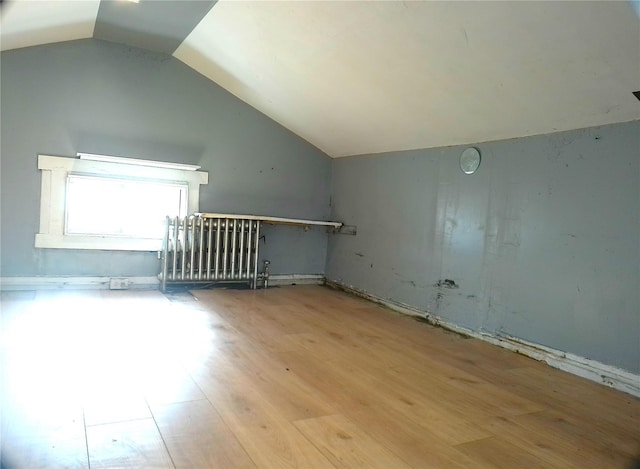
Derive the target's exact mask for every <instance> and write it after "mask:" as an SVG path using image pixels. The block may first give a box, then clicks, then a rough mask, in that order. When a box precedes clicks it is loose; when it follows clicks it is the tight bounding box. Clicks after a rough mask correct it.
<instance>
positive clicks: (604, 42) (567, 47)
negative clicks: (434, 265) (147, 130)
mask: <svg viewBox="0 0 640 469" xmlns="http://www.w3.org/2000/svg"><path fill="white" fill-rule="evenodd" d="M638 4H639V3H638V2H633V3H631V2H624V1H603V2H478V1H473V2H454V1H444V2H431V1H425V2H422V1H410V2H399V1H395V2H378V1H363V2H351V1H336V2H331V1H326V2H325V1H318V2H288V1H282V2H281V1H247V2H244V1H241V2H234V1H225V0H223V1H220V2H218V3H215V1H214V0H203V1H199V0H197V1H191V0H185V1H174V0H139V3H131V2H127V1H124V0H103V1H102V2H99V1H98V0H82V1H78V0H75V1H72V0H37V1H31V0H13V1H9V2H7V1H5V2H4V3H3V5H2V9H1V10H0V16H1V25H2V31H1V43H0V46H1V48H2V50H9V49H16V48H20V47H27V46H32V45H38V44H46V43H50V42H58V41H68V40H73V39H81V38H87V37H96V38H100V39H106V40H110V41H115V42H121V43H124V44H128V45H132V46H136V47H143V48H146V49H151V50H154V51H160V52H164V53H167V54H171V53H172V52H173V55H174V56H175V57H177V58H178V59H180V60H182V61H183V62H184V63H185V64H187V65H188V66H190V67H192V68H193V69H195V70H197V71H199V72H200V73H202V74H203V75H205V76H207V77H209V78H210V79H211V80H213V81H215V82H216V83H218V84H219V85H221V86H223V87H224V88H226V89H227V90H229V91H230V92H231V93H233V94H235V95H236V96H238V97H239V98H240V99H242V100H244V101H245V102H247V103H249V104H251V105H252V106H254V107H255V108H257V109H258V110H260V111H262V112H264V113H265V114H267V115H268V116H270V117H271V118H273V119H275V120H276V121H278V122H280V123H281V124H282V125H283V126H285V127H287V128H289V129H290V130H292V131H293V132H295V133H296V134H298V135H300V136H301V137H303V138H305V139H306V140H308V141H309V142H311V143H312V144H314V145H316V146H317V147H318V148H320V149H322V150H324V151H325V152H326V153H327V154H329V155H330V156H333V157H340V156H347V155H354V154H368V153H380V152H385V151H397V150H408V149H415V148H428V147H436V146H445V145H455V144H465V143H477V142H482V141H487V140H497V139H505V138H513V137H522V136H527V135H534V134H541V133H550V132H555V131H561V130H570V129H576V128H582V127H589V126H594V125H604V124H610V123H616V122H625V121H630V120H635V119H640V101H638V100H637V99H635V98H634V96H633V94H632V93H633V92H634V91H638V90H640V23H639V21H638V15H636V14H635V11H634V6H635V7H637V6H638ZM639 11H640V10H639ZM94 25H95V28H94ZM185 38H186V39H185ZM183 39H184V41H183Z"/></svg>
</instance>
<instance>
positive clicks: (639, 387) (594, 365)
mask: <svg viewBox="0 0 640 469" xmlns="http://www.w3.org/2000/svg"><path fill="white" fill-rule="evenodd" d="M325 283H326V285H327V286H330V287H333V288H337V289H339V290H343V291H346V292H348V293H352V294H354V295H356V296H359V297H361V298H365V299H367V300H369V301H372V302H374V303H378V304H381V305H383V306H386V307H387V308H389V309H392V310H393V311H396V312H399V313H402V314H407V315H410V316H416V317H420V318H423V319H425V320H426V321H428V322H429V323H430V324H433V325H434V326H439V327H443V328H445V329H448V330H450V331H453V332H456V333H459V334H462V335H465V336H468V337H473V338H476V339H480V340H484V341H485V342H489V343H491V344H493V345H498V346H500V347H503V348H506V349H508V350H512V351H514V352H517V353H520V354H522V355H525V356H527V357H530V358H533V359H534V360H538V361H541V362H544V363H546V364H547V365H549V366H552V367H553V368H558V369H560V370H563V371H566V372H568V373H572V374H574V375H577V376H580V377H582V378H586V379H588V380H590V381H595V382H597V383H600V384H604V385H605V386H608V387H611V388H614V389H617V390H618V391H623V392H626V393H628V394H631V395H633V396H636V397H640V375H636V374H634V373H631V372H629V371H626V370H623V369H621V368H617V367H615V366H611V365H606V364H604V363H601V362H598V361H596V360H590V359H588V358H584V357H581V356H579V355H574V354H572V353H567V352H562V351H560V350H555V349H552V348H550V347H546V346H544V345H538V344H534V343H532V342H528V341H526V340H523V339H520V338H517V337H511V336H503V335H496V334H490V333H487V332H483V331H474V330H471V329H467V328H466V327H462V326H459V325H457V324H454V323H450V322H447V321H444V320H443V319H442V318H439V317H437V316H434V315H432V314H430V313H428V312H426V311H422V310H420V309H418V308H415V307H413V306H410V305H406V304H404V303H400V302H397V301H394V300H390V299H385V298H380V297H378V296H376V295H372V294H371V293H368V292H366V291H363V290H359V289H357V288H354V287H353V286H351V285H345V284H343V283H340V282H335V281H331V280H326V281H325Z"/></svg>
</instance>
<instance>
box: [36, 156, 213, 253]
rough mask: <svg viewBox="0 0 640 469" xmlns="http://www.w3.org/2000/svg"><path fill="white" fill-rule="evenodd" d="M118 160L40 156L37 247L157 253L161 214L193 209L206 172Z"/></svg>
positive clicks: (160, 232) (206, 179) (159, 243)
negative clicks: (40, 175)
mask: <svg viewBox="0 0 640 469" xmlns="http://www.w3.org/2000/svg"><path fill="white" fill-rule="evenodd" d="M123 160H125V159H118V158H111V160H109V161H89V160H82V159H75V158H62V157H54V156H46V155H39V157H38V168H39V169H41V170H42V194H41V201H40V232H39V233H38V234H36V243H35V245H36V247H41V248H69V249H118V250H119V249H124V250H136V251H156V250H160V249H161V245H162V236H163V228H164V221H165V217H166V216H171V217H174V216H181V217H182V216H186V215H187V214H189V213H193V212H197V211H198V200H199V187H200V184H206V183H207V181H208V173H206V172H203V171H193V170H186V169H180V166H178V168H177V169H176V168H175V167H174V168H163V167H155V166H153V162H150V161H140V160H130V159H128V160H126V161H123ZM137 161H140V163H135V162H137ZM132 162H134V163H132Z"/></svg>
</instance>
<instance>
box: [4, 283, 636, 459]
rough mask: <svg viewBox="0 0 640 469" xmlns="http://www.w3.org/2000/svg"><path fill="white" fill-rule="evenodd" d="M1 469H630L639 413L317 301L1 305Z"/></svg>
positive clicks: (384, 315)
mask: <svg viewBox="0 0 640 469" xmlns="http://www.w3.org/2000/svg"><path fill="white" fill-rule="evenodd" d="M0 313H1V314H0V344H1V346H2V357H1V358H2V360H1V362H0V365H1V375H0V378H2V381H1V383H0V386H1V387H0V392H1V394H0V398H1V403H2V406H1V407H0V410H1V413H0V430H1V431H0V436H1V439H0V450H1V452H2V453H1V461H2V468H11V469H13V468H37V467H42V468H48V467H52V468H57V467H78V468H88V467H91V468H97V467H129V468H144V467H148V468H252V469H255V468H278V469H280V468H304V469H307V468H381V469H401V468H599V469H600V468H631V467H632V460H633V459H634V457H638V456H639V455H640V400H639V399H637V398H634V397H632V396H629V395H626V394H623V393H620V392H617V391H614V390H612V389H609V388H606V387H604V386H601V385H599V384H596V383H592V382H589V381H586V380H584V379H581V378H578V377H575V376H572V375H570V374H567V373H564V372H562V371H559V370H555V369H552V368H549V367H547V366H546V365H544V364H541V363H538V362H536V361H534V360H531V359H529V358H526V357H523V356H521V355H518V354H515V353H512V352H509V351H506V350H503V349H500V348H497V347H495V346H492V345H489V344H487V343H484V342H481V341H478V340H475V339H468V338H464V337H461V336H459V335H456V334H453V333H450V332H447V331H445V330H442V329H438V328H434V327H432V326H429V325H427V324H424V323H421V322H418V321H416V320H415V319H413V318H410V317H406V316H401V315H398V314H395V313H393V312H391V311H389V310H386V309H384V308H382V307H380V306H377V305H374V304H372V303H369V302H367V301H365V300H362V299H360V298H356V297H353V296H351V295H348V294H346V293H343V292H339V291H335V290H331V289H329V288H325V287H319V286H291V287H280V288H272V289H268V290H266V291H265V290H259V291H255V292H254V291H248V290H231V289H230V290H223V289H215V290H197V291H194V292H193V295H192V294H190V293H187V292H184V293H180V294H174V295H167V296H165V295H162V294H161V293H159V292H155V291H147V292H129V291H77V292H56V291H54V292H5V293H3V294H2V302H1V309H0Z"/></svg>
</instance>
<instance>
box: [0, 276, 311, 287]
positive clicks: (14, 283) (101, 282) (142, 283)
mask: <svg viewBox="0 0 640 469" xmlns="http://www.w3.org/2000/svg"><path fill="white" fill-rule="evenodd" d="M111 278H126V279H128V281H129V283H128V289H129V290H153V289H156V288H159V286H160V282H159V280H158V278H157V277H124V276H120V277H0V291H16V290H109V282H110V280H111ZM260 283H261V282H258V284H260ZM323 284H324V275H322V274H273V275H270V276H269V286H278V285H323Z"/></svg>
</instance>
